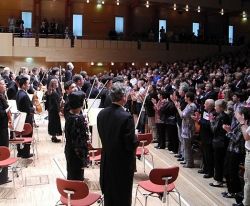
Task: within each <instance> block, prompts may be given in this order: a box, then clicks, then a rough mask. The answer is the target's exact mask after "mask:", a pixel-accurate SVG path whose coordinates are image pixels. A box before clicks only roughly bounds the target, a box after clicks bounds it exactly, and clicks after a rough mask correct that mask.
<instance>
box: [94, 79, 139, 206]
mask: <svg viewBox="0 0 250 206" xmlns="http://www.w3.org/2000/svg"><path fill="white" fill-rule="evenodd" d="M110 97H111V100H112V105H111V106H109V107H107V108H105V109H103V110H102V111H101V112H100V113H99V115H98V117H97V128H98V132H99V135H100V138H101V142H102V159H101V169H100V184H101V190H102V193H103V194H104V205H105V206H117V205H119V206H130V205H131V203H132V186H133V177H134V171H135V149H136V147H137V145H138V141H137V138H136V136H135V125H134V121H133V117H132V115H131V114H129V113H128V112H126V111H125V109H124V107H123V106H124V105H125V103H126V101H127V98H126V88H125V86H124V85H123V84H122V83H119V82H117V83H115V84H114V85H113V86H112V88H111V90H110ZM107 119H108V120H109V121H107Z"/></svg>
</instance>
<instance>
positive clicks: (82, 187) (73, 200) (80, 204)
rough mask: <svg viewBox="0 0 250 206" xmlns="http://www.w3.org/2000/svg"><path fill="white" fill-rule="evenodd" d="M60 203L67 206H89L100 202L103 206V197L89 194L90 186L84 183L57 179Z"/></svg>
mask: <svg viewBox="0 0 250 206" xmlns="http://www.w3.org/2000/svg"><path fill="white" fill-rule="evenodd" d="M56 186H57V190H58V192H59V193H60V194H61V198H60V201H61V202H62V204H64V205H67V206H89V205H93V204H94V203H96V202H98V203H99V204H101V205H103V201H102V196H101V195H99V194H97V193H92V192H89V188H88V185H87V184H86V183H85V182H83V181H78V180H65V179H61V178H57V179H56Z"/></svg>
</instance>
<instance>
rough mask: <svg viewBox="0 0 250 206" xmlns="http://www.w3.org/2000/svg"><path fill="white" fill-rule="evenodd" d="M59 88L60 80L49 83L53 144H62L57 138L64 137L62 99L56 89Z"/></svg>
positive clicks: (48, 107) (50, 130)
mask: <svg viewBox="0 0 250 206" xmlns="http://www.w3.org/2000/svg"><path fill="white" fill-rule="evenodd" d="M57 88H58V80H57V79H52V80H51V81H50V83H49V87H48V91H47V94H46V96H47V98H46V101H47V109H48V117H49V119H48V120H49V124H48V132H49V135H51V136H52V138H51V140H52V142H55V143H58V142H61V140H60V139H57V137H56V136H61V135H62V127H61V120H60V115H59V113H60V102H61V97H60V95H59V94H58V93H57V91H56V89H57Z"/></svg>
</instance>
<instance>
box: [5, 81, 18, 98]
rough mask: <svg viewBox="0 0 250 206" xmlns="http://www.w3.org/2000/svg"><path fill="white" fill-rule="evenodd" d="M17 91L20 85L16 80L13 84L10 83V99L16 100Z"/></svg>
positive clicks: (8, 93) (8, 94)
mask: <svg viewBox="0 0 250 206" xmlns="http://www.w3.org/2000/svg"><path fill="white" fill-rule="evenodd" d="M17 91H18V87H17V84H16V82H14V81H13V82H11V85H10V87H9V88H8V90H7V97H8V99H12V100H15V99H16V94H17Z"/></svg>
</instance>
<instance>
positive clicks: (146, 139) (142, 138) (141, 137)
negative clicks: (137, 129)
mask: <svg viewBox="0 0 250 206" xmlns="http://www.w3.org/2000/svg"><path fill="white" fill-rule="evenodd" d="M137 138H138V141H139V146H138V147H137V149H136V157H138V158H141V157H142V158H143V168H144V172H145V160H146V158H145V156H146V155H150V156H151V160H152V164H153V168H154V159H153V155H152V154H151V153H150V152H149V149H148V148H146V146H148V145H149V144H150V143H151V142H152V140H153V135H152V133H145V134H137Z"/></svg>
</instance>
